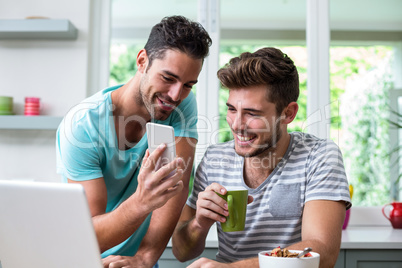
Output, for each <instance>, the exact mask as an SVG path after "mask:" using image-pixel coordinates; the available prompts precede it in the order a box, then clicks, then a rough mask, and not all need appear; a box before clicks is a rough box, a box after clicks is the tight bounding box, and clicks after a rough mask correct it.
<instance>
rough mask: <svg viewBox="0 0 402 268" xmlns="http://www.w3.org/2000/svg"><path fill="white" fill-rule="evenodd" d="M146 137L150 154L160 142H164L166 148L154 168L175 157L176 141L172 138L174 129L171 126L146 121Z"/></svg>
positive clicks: (158, 167)
mask: <svg viewBox="0 0 402 268" xmlns="http://www.w3.org/2000/svg"><path fill="white" fill-rule="evenodd" d="M146 128H147V138H148V149H149V153H150V154H151V153H152V152H153V151H154V150H155V149H156V148H157V147H158V146H159V145H160V144H161V143H165V144H166V149H165V151H164V152H163V154H162V155H161V157H160V158H159V159H158V161H157V163H156V165H155V170H158V169H160V168H161V167H162V166H164V165H166V164H168V163H170V162H172V161H173V160H174V159H175V158H176V143H175V138H174V129H173V127H171V126H166V125H162V124H156V123H147V125H146Z"/></svg>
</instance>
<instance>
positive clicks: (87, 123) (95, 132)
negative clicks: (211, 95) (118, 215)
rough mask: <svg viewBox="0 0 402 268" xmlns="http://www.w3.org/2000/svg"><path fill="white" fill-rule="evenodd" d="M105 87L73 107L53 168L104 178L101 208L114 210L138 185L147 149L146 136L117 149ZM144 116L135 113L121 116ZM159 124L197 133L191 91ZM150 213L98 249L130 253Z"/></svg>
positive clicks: (63, 125)
mask: <svg viewBox="0 0 402 268" xmlns="http://www.w3.org/2000/svg"><path fill="white" fill-rule="evenodd" d="M119 87H121V85H119V86H114V87H110V88H106V89H104V90H102V91H100V92H98V93H97V94H95V95H93V96H91V97H89V98H87V99H85V100H84V101H83V102H81V103H80V104H78V105H77V106H75V107H73V108H72V109H71V110H70V111H69V112H68V113H67V115H66V116H65V117H64V119H63V121H62V122H61V123H60V126H59V128H58V130H57V133H56V154H57V173H59V174H61V175H62V177H63V180H64V181H65V182H66V181H67V178H68V179H71V180H75V181H85V180H92V179H97V178H100V177H103V178H104V180H105V184H106V187H107V207H106V213H107V212H110V211H113V210H114V209H115V208H116V207H118V206H119V205H120V204H121V202H123V201H124V200H126V199H127V198H128V197H129V196H131V195H132V194H133V193H134V192H135V190H136V189H137V176H138V173H139V170H140V166H141V161H142V158H143V157H144V155H145V151H146V149H147V148H148V141H147V135H144V136H143V137H142V139H141V140H140V141H139V142H138V143H137V144H136V145H135V146H133V147H132V148H130V149H128V150H119V148H118V142H117V137H116V131H115V125H114V120H113V105H112V100H111V93H112V92H113V91H114V90H116V89H117V88H119ZM129 120H143V119H142V118H139V117H135V116H133V117H131V118H127V119H125V122H128V121H129ZM155 122H157V123H160V124H165V125H170V126H173V128H174V131H175V136H181V137H190V138H195V139H197V138H198V135H197V129H196V124H197V105H196V101H195V97H194V94H193V93H190V95H189V96H188V97H187V98H186V99H185V100H183V102H182V103H181V104H180V105H179V106H178V107H177V108H176V109H175V110H174V111H173V112H172V113H171V115H170V116H169V117H168V118H167V119H166V120H164V121H155ZM150 220H151V214H149V215H148V217H147V219H146V220H145V221H144V222H143V223H142V225H141V226H140V227H139V228H138V230H137V231H136V232H135V233H134V234H133V235H132V236H131V237H129V238H128V239H127V240H126V241H124V242H123V243H121V244H119V245H117V246H115V247H113V248H111V249H109V250H107V251H105V252H103V253H102V257H103V258H104V257H106V256H109V255H123V256H133V255H135V253H136V252H137V250H138V247H139V245H140V243H141V241H142V239H143V237H144V235H145V234H146V232H147V230H148V226H149V222H150Z"/></svg>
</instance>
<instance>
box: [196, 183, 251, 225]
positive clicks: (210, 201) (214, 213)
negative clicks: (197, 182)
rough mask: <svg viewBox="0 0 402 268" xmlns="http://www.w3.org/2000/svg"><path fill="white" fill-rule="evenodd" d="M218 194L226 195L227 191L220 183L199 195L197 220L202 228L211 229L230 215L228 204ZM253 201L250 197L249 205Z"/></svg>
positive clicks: (212, 185)
mask: <svg viewBox="0 0 402 268" xmlns="http://www.w3.org/2000/svg"><path fill="white" fill-rule="evenodd" d="M217 193H219V194H221V195H225V194H226V193H227V190H226V189H225V187H223V186H222V185H220V184H218V183H212V184H211V185H209V186H208V187H207V188H205V190H204V191H203V192H200V193H199V194H198V200H197V210H196V216H195V220H196V222H197V223H198V225H199V226H201V228H204V229H209V228H210V227H211V226H212V224H214V223H215V222H217V221H219V222H225V221H226V218H225V217H227V216H228V215H229V211H228V204H227V202H226V201H225V199H223V198H222V197H220V196H219V195H217ZM252 201H253V197H252V196H248V204H249V203H251V202H252Z"/></svg>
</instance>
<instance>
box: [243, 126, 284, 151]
mask: <svg viewBox="0 0 402 268" xmlns="http://www.w3.org/2000/svg"><path fill="white" fill-rule="evenodd" d="M281 137H282V131H281V129H280V122H276V123H275V129H274V132H273V133H271V135H270V136H269V137H268V138H267V139H265V140H264V141H263V142H262V144H260V145H258V148H257V149H256V150H255V151H252V152H250V153H246V154H241V153H239V152H238V150H236V153H237V154H238V155H240V156H243V157H245V158H251V157H257V156H258V157H260V158H264V157H272V156H273V155H275V150H276V145H277V143H278V141H279V139H280V138H281Z"/></svg>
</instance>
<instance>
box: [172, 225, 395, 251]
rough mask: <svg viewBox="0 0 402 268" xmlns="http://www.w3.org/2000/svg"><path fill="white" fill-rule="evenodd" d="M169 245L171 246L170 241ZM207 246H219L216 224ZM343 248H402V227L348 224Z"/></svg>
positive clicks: (210, 233)
mask: <svg viewBox="0 0 402 268" xmlns="http://www.w3.org/2000/svg"><path fill="white" fill-rule="evenodd" d="M168 247H171V242H170V241H169V244H168ZM205 247H206V248H218V237H217V233H216V227H215V226H212V227H211V229H210V231H209V233H208V236H207V240H206V242H205ZM341 249H402V229H394V228H392V227H390V226H389V227H388V226H384V227H382V226H381V227H379V226H375V227H368V226H364V227H355V226H353V227H352V226H348V228H347V229H346V230H343V231H342V243H341Z"/></svg>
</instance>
